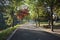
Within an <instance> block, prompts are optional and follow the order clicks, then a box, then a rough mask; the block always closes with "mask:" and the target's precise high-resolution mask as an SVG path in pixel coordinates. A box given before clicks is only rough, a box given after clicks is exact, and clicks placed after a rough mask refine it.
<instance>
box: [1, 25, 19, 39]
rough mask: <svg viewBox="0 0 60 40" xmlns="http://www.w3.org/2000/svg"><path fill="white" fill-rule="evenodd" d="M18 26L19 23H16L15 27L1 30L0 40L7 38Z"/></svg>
mask: <svg viewBox="0 0 60 40" xmlns="http://www.w3.org/2000/svg"><path fill="white" fill-rule="evenodd" d="M17 26H19V25H16V26H14V27H10V28H8V29H6V30H3V31H1V32H0V40H6V39H7V38H8V36H9V35H10V34H11V33H12V32H13V31H14V30H15V29H16V28H17Z"/></svg>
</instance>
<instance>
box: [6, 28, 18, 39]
mask: <svg viewBox="0 0 60 40" xmlns="http://www.w3.org/2000/svg"><path fill="white" fill-rule="evenodd" d="M17 30H18V28H17V29H15V31H13V33H12V34H11V35H10V36H9V37H8V39H7V40H10V39H11V38H12V36H13V35H14V34H15V33H16V31H17Z"/></svg>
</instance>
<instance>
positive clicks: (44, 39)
mask: <svg viewBox="0 0 60 40" xmlns="http://www.w3.org/2000/svg"><path fill="white" fill-rule="evenodd" d="M44 30H46V29H44V28H41V27H39V28H36V27H35V26H34V25H33V24H31V23H26V24H23V25H22V26H21V27H19V28H18V29H17V30H16V31H15V32H14V33H13V35H12V36H10V38H8V39H7V40H60V37H57V36H55V35H53V34H51V33H48V32H45V31H44Z"/></svg>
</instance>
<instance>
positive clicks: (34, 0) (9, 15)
mask: <svg viewBox="0 0 60 40" xmlns="http://www.w3.org/2000/svg"><path fill="white" fill-rule="evenodd" d="M44 3H47V4H46V5H45V4H44ZM23 5H25V6H27V7H28V8H27V9H23V10H22V9H21V8H22V6H23ZM46 6H49V7H51V12H52V13H53V14H54V13H55V14H56V15H57V17H59V18H60V0H0V30H1V29H6V28H10V27H14V26H15V25H17V24H20V23H24V22H26V21H29V20H33V21H35V22H36V21H37V22H38V24H39V25H40V21H48V19H49V17H50V13H49V12H48V11H47V9H46ZM51 19H52V16H51ZM24 20H25V21H24ZM36 24H37V23H36Z"/></svg>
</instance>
